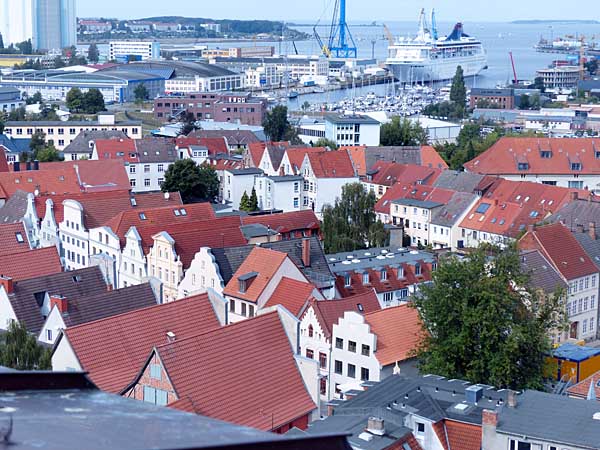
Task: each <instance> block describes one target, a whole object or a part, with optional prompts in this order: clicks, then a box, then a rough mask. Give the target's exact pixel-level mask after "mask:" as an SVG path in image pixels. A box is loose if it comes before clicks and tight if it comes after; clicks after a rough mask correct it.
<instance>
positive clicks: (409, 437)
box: [385, 424, 460, 450]
mask: <svg viewBox="0 0 600 450" xmlns="http://www.w3.org/2000/svg"><path fill="white" fill-rule="evenodd" d="M433 426H434V427H435V424H433ZM406 446H408V447H406ZM385 450H423V447H421V445H420V444H419V441H417V439H416V438H415V436H414V435H413V434H412V432H409V433H406V434H405V435H404V436H403V437H401V438H400V439H399V440H398V441H396V442H394V443H393V444H392V445H390V446H389V447H386V448H385ZM459 450H460V448H459Z"/></svg>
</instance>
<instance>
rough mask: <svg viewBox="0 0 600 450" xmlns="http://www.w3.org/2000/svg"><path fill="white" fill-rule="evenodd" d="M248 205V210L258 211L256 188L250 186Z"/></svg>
mask: <svg viewBox="0 0 600 450" xmlns="http://www.w3.org/2000/svg"><path fill="white" fill-rule="evenodd" d="M248 207H249V208H250V211H258V210H259V208H258V197H257V196H256V189H254V188H252V193H251V194H250V199H249V200H248Z"/></svg>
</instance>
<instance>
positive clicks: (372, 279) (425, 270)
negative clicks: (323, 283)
mask: <svg viewBox="0 0 600 450" xmlns="http://www.w3.org/2000/svg"><path fill="white" fill-rule="evenodd" d="M418 262H419V265H420V267H421V275H418V276H417V275H416V272H415V266H414V265H413V264H407V263H402V264H401V266H402V268H403V269H404V273H403V276H402V277H399V276H398V271H399V267H398V266H397V265H393V266H389V265H384V266H381V265H380V266H377V268H375V267H373V268H368V269H365V270H364V271H366V272H367V273H368V274H369V283H368V284H364V283H363V272H364V271H362V272H361V273H357V272H356V271H351V272H349V275H350V286H346V280H345V276H344V275H343V274H341V273H338V274H336V278H335V287H336V290H337V291H338V292H339V293H340V295H341V296H342V297H349V296H351V295H356V294H362V293H364V292H369V291H371V290H373V289H375V292H377V293H378V294H381V293H383V292H394V291H398V290H400V289H404V288H408V287H409V286H413V285H415V284H419V283H424V282H427V281H431V269H432V267H431V264H429V263H425V262H424V261H423V260H420V261H418ZM384 268H385V269H386V279H385V280H382V279H381V270H382V269H384Z"/></svg>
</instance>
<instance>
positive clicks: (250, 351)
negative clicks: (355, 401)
mask: <svg viewBox="0 0 600 450" xmlns="http://www.w3.org/2000/svg"><path fill="white" fill-rule="evenodd" d="M156 351H157V352H158V354H159V355H160V358H161V361H162V363H163V364H164V368H165V370H166V372H167V374H168V376H169V380H170V381H171V383H172V384H173V387H174V388H175V391H176V392H177V395H178V397H179V399H180V400H179V401H178V402H176V403H173V404H172V405H171V406H173V407H176V408H178V407H180V408H182V409H183V410H185V411H190V407H193V411H194V412H196V413H197V414H202V415H204V416H208V417H212V418H215V419H221V420H225V421H227V422H231V423H235V424H238V425H245V426H248V427H253V428H258V429H260V430H264V431H269V430H274V429H277V428H278V427H281V426H282V425H285V424H287V423H289V422H291V421H293V420H295V419H297V418H300V417H303V416H305V415H306V414H308V413H310V412H311V411H313V410H314V409H315V408H316V405H315V404H314V403H313V401H312V399H311V397H310V395H309V394H308V392H307V390H306V387H305V385H304V381H303V379H302V377H301V375H300V372H299V370H298V367H297V365H296V361H295V359H294V354H293V352H292V348H291V346H290V342H289V340H288V337H287V335H286V332H285V330H284V328H283V325H282V323H281V319H280V318H279V313H278V312H272V313H269V314H265V315H263V316H259V317H255V318H253V319H249V320H245V321H242V322H238V323H236V324H233V325H229V326H226V327H223V328H220V329H215V330H212V331H210V332H208V333H203V334H200V335H197V336H194V337H189V338H185V339H177V340H176V341H175V342H173V343H170V344H165V345H162V346H161V347H158V348H157V349H156ZM257 361H260V364H257ZM265 369H267V370H265Z"/></svg>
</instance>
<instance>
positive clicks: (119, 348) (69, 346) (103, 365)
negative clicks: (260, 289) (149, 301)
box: [52, 292, 227, 394]
mask: <svg viewBox="0 0 600 450" xmlns="http://www.w3.org/2000/svg"><path fill="white" fill-rule="evenodd" d="M225 306H226V303H225V301H224V300H223V298H222V297H220V296H219V295H216V294H215V293H214V292H209V293H207V294H202V295H198V296H195V297H189V298H186V299H183V300H180V301H177V302H172V303H164V304H162V305H157V306H151V307H148V308H143V309H138V310H135V311H130V312H127V313H124V314H120V315H117V316H113V317H108V318H105V319H101V320H96V321H94V322H88V323H86V324H83V325H78V326H75V327H70V328H66V329H65V330H63V331H62V332H61V333H60V335H59V336H58V339H57V340H56V343H55V345H54V350H53V353H52V370H54V371H86V372H88V373H89V377H90V379H91V380H92V381H93V382H94V384H95V385H96V386H98V387H99V388H100V389H102V390H103V391H107V392H112V393H115V394H120V393H123V392H125V391H126V390H127V388H128V386H129V385H130V383H131V382H132V381H133V380H134V379H135V378H136V377H137V374H138V373H139V370H140V368H141V367H142V366H143V365H144V363H145V362H146V360H147V358H148V355H149V353H150V352H151V351H152V349H153V348H154V347H157V346H160V345H162V344H165V343H168V342H169V341H170V340H173V339H184V338H185V337H189V336H194V335H196V334H198V331H199V330H205V331H209V330H211V329H215V328H219V327H221V326H223V325H225V324H226V323H227V309H226V307H225Z"/></svg>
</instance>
